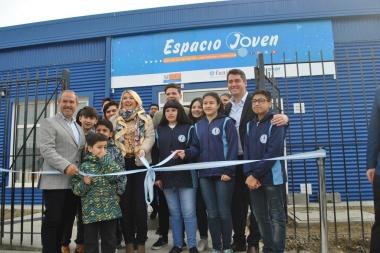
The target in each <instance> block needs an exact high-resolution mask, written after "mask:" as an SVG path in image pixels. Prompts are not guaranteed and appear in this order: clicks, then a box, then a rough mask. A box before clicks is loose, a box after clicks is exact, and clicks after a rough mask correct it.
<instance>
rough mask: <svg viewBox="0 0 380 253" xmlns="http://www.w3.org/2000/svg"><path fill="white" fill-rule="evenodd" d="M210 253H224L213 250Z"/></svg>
mask: <svg viewBox="0 0 380 253" xmlns="http://www.w3.org/2000/svg"><path fill="white" fill-rule="evenodd" d="M210 253H223V250H216V249H212V250H211V251H210Z"/></svg>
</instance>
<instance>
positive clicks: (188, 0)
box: [0, 0, 221, 27]
mask: <svg viewBox="0 0 380 253" xmlns="http://www.w3.org/2000/svg"><path fill="white" fill-rule="evenodd" d="M216 1H221V0H208V1H200V0H138V1H133V0H64V1H58V0H0V27H7V26H14V25H21V24H29V23H35V22H40V21H47V20H56V19H62V18H71V17H80V16H88V15H93V14H101V13H110V12H120V11H128V10H139V9H147V8H156V7H163V6H173V5H184V4H193V3H204V2H216Z"/></svg>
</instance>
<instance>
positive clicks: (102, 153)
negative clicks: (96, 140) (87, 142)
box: [96, 150, 107, 159]
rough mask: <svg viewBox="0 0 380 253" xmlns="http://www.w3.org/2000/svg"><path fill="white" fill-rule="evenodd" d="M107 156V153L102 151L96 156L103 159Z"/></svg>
mask: <svg viewBox="0 0 380 253" xmlns="http://www.w3.org/2000/svg"><path fill="white" fill-rule="evenodd" d="M106 154H107V151H106V150H101V151H100V152H99V153H98V154H97V155H96V156H97V157H99V159H100V158H102V157H103V156H105V155H106Z"/></svg>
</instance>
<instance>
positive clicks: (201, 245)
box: [197, 239, 208, 251]
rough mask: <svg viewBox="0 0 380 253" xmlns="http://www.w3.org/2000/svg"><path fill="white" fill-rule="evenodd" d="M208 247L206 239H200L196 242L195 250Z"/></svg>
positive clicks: (202, 249)
mask: <svg viewBox="0 0 380 253" xmlns="http://www.w3.org/2000/svg"><path fill="white" fill-rule="evenodd" d="M207 247H208V241H207V239H200V240H199V241H198V243H197V250H198V251H204V250H205V249H207Z"/></svg>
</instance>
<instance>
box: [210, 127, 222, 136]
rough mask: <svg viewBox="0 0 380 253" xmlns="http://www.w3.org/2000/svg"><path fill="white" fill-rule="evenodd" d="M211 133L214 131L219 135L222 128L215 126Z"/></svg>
mask: <svg viewBox="0 0 380 253" xmlns="http://www.w3.org/2000/svg"><path fill="white" fill-rule="evenodd" d="M211 133H212V134H213V135H218V134H219V133H220V129H219V128H217V127H214V128H213V129H212V130H211Z"/></svg>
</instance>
